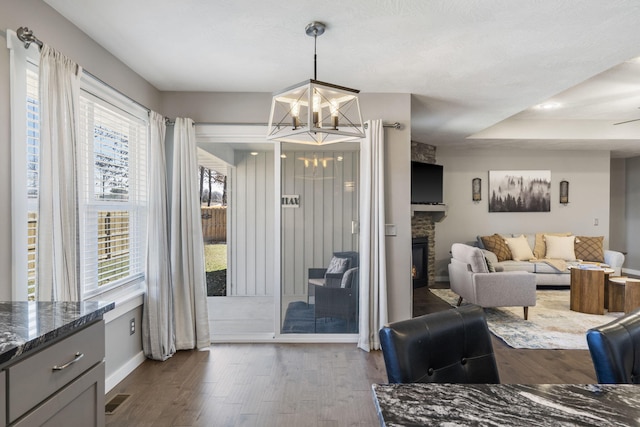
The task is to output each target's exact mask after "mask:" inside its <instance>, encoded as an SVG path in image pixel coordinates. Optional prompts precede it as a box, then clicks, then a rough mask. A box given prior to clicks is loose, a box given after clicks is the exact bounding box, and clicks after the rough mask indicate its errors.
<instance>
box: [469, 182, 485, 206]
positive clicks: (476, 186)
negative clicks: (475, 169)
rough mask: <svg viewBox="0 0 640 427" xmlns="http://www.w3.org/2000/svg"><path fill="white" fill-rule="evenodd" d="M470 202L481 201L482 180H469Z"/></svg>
mask: <svg viewBox="0 0 640 427" xmlns="http://www.w3.org/2000/svg"><path fill="white" fill-rule="evenodd" d="M471 200H473V201H474V202H479V201H480V200H482V180H481V179H480V178H473V179H472V180H471Z"/></svg>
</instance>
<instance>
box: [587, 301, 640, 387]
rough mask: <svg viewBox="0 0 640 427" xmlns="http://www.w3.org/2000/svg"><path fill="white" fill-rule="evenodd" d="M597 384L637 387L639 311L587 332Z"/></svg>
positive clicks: (639, 349) (639, 373) (639, 347)
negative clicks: (633, 385)
mask: <svg viewBox="0 0 640 427" xmlns="http://www.w3.org/2000/svg"><path fill="white" fill-rule="evenodd" d="M587 344H588V346H589V352H590V353H591V359H592V360H593V367H594V368H595V371H596V377H597V378H598V382H599V383H600V384H640V309H637V310H635V311H632V312H631V313H629V314H627V315H624V316H622V317H619V318H617V319H616V320H614V321H612V322H609V323H607V324H606V325H602V326H598V327H597V328H592V329H589V330H588V331H587Z"/></svg>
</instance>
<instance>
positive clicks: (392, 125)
mask: <svg viewBox="0 0 640 427" xmlns="http://www.w3.org/2000/svg"><path fill="white" fill-rule="evenodd" d="M165 124H166V125H167V126H173V125H175V124H176V122H175V121H173V120H170V119H166V120H165ZM193 124H194V125H215V126H269V123H230V122H223V123H216V122H193ZM382 127H384V128H393V129H401V128H402V124H400V123H399V122H393V123H383V124H382ZM364 128H365V129H366V128H367V123H365V124H364Z"/></svg>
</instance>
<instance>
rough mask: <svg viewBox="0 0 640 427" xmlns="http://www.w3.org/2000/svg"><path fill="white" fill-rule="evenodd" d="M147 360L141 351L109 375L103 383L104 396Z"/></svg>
mask: <svg viewBox="0 0 640 427" xmlns="http://www.w3.org/2000/svg"><path fill="white" fill-rule="evenodd" d="M145 360H147V358H146V357H145V355H144V353H143V352H142V351H141V352H140V353H138V354H136V355H135V356H133V357H132V358H131V359H130V360H129V361H128V362H127V363H125V364H124V365H122V367H120V368H119V369H118V370H117V371H115V372H114V373H113V374H111V375H109V377H107V378H106V379H105V382H104V392H105V394H106V393H108V392H110V391H111V389H113V388H114V387H115V386H116V385H118V383H119V382H120V381H122V380H123V379H125V378H126V377H127V375H129V374H130V373H131V372H133V371H134V370H135V369H136V368H137V367H138V366H140V365H142V363H144V361H145Z"/></svg>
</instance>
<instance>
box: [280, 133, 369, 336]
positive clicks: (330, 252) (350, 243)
mask: <svg viewBox="0 0 640 427" xmlns="http://www.w3.org/2000/svg"><path fill="white" fill-rule="evenodd" d="M280 177H281V183H280V186H281V187H280V188H281V200H280V207H281V209H280V212H281V226H280V238H281V266H280V269H281V318H282V324H281V334H282V335H289V334H356V333H357V332H358V286H359V274H358V268H359V250H358V240H359V239H358V217H359V210H358V198H359V194H358V177H359V143H342V144H332V145H328V146H312V145H301V144H290V143H282V144H281V155H280Z"/></svg>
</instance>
